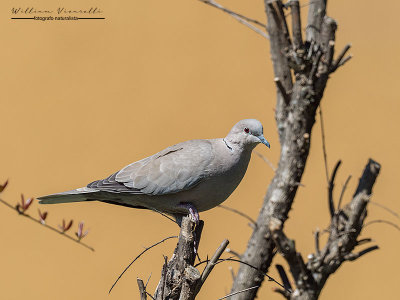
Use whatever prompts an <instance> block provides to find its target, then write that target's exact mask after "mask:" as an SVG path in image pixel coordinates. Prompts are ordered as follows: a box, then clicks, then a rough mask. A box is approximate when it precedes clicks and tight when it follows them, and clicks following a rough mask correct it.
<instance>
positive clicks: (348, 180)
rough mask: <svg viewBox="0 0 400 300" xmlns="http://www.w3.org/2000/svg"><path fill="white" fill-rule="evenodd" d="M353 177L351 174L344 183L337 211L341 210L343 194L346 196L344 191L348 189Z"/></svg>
mask: <svg viewBox="0 0 400 300" xmlns="http://www.w3.org/2000/svg"><path fill="white" fill-rule="evenodd" d="M350 179H351V175H349V177H347V179H346V182H345V183H344V185H343V188H342V191H341V192H340V198H339V202H338V206H337V211H339V210H340V207H341V205H342V200H343V196H344V192H345V191H346V188H347V185H348V184H349V182H350Z"/></svg>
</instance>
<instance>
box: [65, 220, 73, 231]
mask: <svg viewBox="0 0 400 300" xmlns="http://www.w3.org/2000/svg"><path fill="white" fill-rule="evenodd" d="M73 223H74V221H73V220H71V221H69V223H68V225H67V226H66V227H64V231H67V230H69V229H70V228H71V226H72V224H73Z"/></svg>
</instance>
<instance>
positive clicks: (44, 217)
mask: <svg viewBox="0 0 400 300" xmlns="http://www.w3.org/2000/svg"><path fill="white" fill-rule="evenodd" d="M38 212H39V217H40V220H39V221H40V223H42V224H43V225H44V224H45V221H46V218H47V211H45V212H44V213H42V212H41V211H40V209H38Z"/></svg>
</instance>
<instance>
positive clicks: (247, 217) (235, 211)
mask: <svg viewBox="0 0 400 300" xmlns="http://www.w3.org/2000/svg"><path fill="white" fill-rule="evenodd" d="M218 207H221V208H223V209H226V210H229V211H231V212H233V213H235V214H238V215H239V216H241V217H243V218H246V219H247V220H249V221H250V222H251V224H253V225H254V226H257V223H256V221H255V220H254V219H252V218H251V217H250V216H248V215H246V214H245V213H244V212H241V211H240V210H237V209H234V208H231V207H229V206H226V205H222V204H220V205H218Z"/></svg>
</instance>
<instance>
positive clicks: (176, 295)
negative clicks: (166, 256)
mask: <svg viewBox="0 0 400 300" xmlns="http://www.w3.org/2000/svg"><path fill="white" fill-rule="evenodd" d="M203 225H204V222H203V221H200V223H199V224H198V225H197V226H196V224H195V223H194V222H193V221H192V220H191V219H190V217H184V218H183V219H182V225H181V232H180V234H179V240H178V244H177V246H176V248H175V251H174V254H173V256H172V258H171V259H170V261H169V262H165V264H164V267H163V271H162V274H161V279H160V282H159V283H158V286H157V289H156V292H155V295H154V298H155V299H157V300H164V299H170V300H173V299H179V300H188V299H194V297H195V296H196V292H198V291H197V289H196V287H197V283H198V282H199V280H200V279H201V274H200V272H199V271H198V270H197V269H196V268H195V267H194V266H193V264H194V261H195V258H196V253H197V248H198V247H199V242H200V237H201V232H202V229H203Z"/></svg>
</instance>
